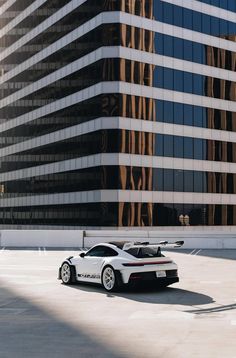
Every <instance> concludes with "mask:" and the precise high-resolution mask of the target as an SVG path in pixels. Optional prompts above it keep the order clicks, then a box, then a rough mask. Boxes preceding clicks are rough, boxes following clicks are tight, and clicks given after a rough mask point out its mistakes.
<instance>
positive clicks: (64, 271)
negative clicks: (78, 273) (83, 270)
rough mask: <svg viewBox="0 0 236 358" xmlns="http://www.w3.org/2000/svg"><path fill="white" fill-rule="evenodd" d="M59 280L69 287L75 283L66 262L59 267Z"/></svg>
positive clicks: (69, 266)
mask: <svg viewBox="0 0 236 358" xmlns="http://www.w3.org/2000/svg"><path fill="white" fill-rule="evenodd" d="M61 279H62V282H63V283H64V284H65V285H70V284H72V283H74V282H75V277H74V270H73V268H72V267H71V265H69V264H68V262H64V263H63V264H62V265H61Z"/></svg>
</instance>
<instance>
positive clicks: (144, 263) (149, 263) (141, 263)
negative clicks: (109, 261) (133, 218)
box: [122, 261, 172, 267]
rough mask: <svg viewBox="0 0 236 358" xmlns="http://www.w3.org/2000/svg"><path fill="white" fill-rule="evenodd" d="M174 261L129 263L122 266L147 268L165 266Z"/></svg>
mask: <svg viewBox="0 0 236 358" xmlns="http://www.w3.org/2000/svg"><path fill="white" fill-rule="evenodd" d="M171 263H172V261H151V262H147V261H146V262H129V263H125V264H122V265H123V266H126V267H135V266H145V265H164V264H171Z"/></svg>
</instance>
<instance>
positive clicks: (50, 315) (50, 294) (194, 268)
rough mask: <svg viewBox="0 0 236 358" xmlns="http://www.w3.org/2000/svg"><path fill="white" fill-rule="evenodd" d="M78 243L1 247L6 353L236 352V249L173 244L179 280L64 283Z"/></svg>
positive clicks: (2, 350) (1, 353)
mask: <svg viewBox="0 0 236 358" xmlns="http://www.w3.org/2000/svg"><path fill="white" fill-rule="evenodd" d="M77 251H78V250H75V249H74V250H68V249H67V250H66V251H64V250H48V249H46V248H42V247H41V248H36V249H21V250H14V249H7V248H2V249H0V342H1V344H0V357H1V358H21V357H22V358H23V357H24V358H28V357H30V358H33V357H37V358H38V357H40V358H41V357H42V358H45V357H48V358H54V357H55V358H61V357H66V356H70V357H80V358H81V357H99V358H100V357H101V358H103V357H110V358H117V357H132V358H133V357H140V358H141V357H142V358H144V357H155V358H158V357H163V356H164V357H165V358H179V357H181V358H182V357H184V358H186V357H187V358H189V357H201V358H205V357H207V358H210V357H214V358H216V357H219V358H228V357H230V358H236V250H221V251H220V250H215V251H214V250H185V251H184V250H175V251H171V252H169V253H167V252H165V254H166V256H168V255H169V256H170V257H172V258H173V259H174V260H175V261H176V263H177V264H178V266H179V275H180V282H179V283H178V284H174V285H172V286H170V287H169V288H167V289H165V290H156V289H153V288H152V287H149V288H146V289H136V290H126V291H122V292H119V293H117V294H116V293H115V294H108V293H107V292H105V291H104V290H103V289H102V288H100V287H94V286H88V285H85V284H83V285H82V284H78V285H75V286H64V285H62V284H61V282H60V281H58V280H57V273H58V267H59V265H60V264H61V262H62V260H63V259H64V258H65V257H67V256H70V255H73V254H75V253H76V252H77Z"/></svg>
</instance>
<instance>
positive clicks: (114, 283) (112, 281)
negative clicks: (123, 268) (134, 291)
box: [102, 265, 122, 292]
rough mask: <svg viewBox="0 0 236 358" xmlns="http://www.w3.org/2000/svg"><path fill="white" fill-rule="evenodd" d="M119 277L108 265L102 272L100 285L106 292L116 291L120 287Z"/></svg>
mask: <svg viewBox="0 0 236 358" xmlns="http://www.w3.org/2000/svg"><path fill="white" fill-rule="evenodd" d="M121 282H122V280H121V275H120V273H119V272H117V271H115V270H114V268H113V267H112V266H110V265H108V266H105V267H104V269H103V270H102V285H103V287H104V289H105V290H106V291H108V292H114V291H117V290H118V289H119V288H120V287H121Z"/></svg>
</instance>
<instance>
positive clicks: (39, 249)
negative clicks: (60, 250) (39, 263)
mask: <svg viewBox="0 0 236 358" xmlns="http://www.w3.org/2000/svg"><path fill="white" fill-rule="evenodd" d="M38 251H39V256H41V248H40V247H39V248H38Z"/></svg>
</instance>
